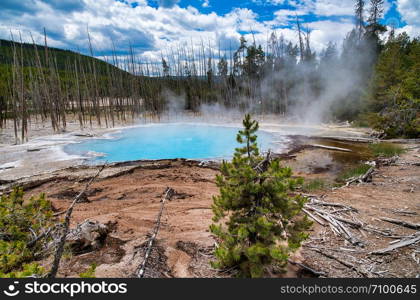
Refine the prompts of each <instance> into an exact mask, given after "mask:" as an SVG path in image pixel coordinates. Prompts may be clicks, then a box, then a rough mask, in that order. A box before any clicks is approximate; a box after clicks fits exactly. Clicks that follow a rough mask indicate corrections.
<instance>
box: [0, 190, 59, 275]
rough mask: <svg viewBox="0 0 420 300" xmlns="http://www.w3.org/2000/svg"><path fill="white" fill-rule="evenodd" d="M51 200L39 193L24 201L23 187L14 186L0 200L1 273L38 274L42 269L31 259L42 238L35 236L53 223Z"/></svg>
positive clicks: (33, 257) (38, 248)
mask: <svg viewBox="0 0 420 300" xmlns="http://www.w3.org/2000/svg"><path fill="white" fill-rule="evenodd" d="M52 216H53V212H52V209H51V203H50V202H49V201H47V200H46V199H45V196H44V195H43V194H42V195H40V196H39V197H36V198H35V197H32V198H31V199H29V200H28V201H27V202H26V203H24V201H23V190H22V189H15V190H13V192H11V193H10V194H9V195H8V196H2V197H1V201H0V277H25V276H29V275H31V274H29V273H31V272H32V275H39V274H40V273H42V272H43V269H42V268H40V267H39V266H38V265H36V264H33V263H32V262H33V261H34V260H35V259H36V257H35V254H36V253H37V251H38V250H40V247H41V242H42V241H38V242H36V243H31V241H33V240H34V238H35V236H39V235H40V234H41V233H42V232H43V230H46V229H47V228H48V227H49V226H51V225H52Z"/></svg>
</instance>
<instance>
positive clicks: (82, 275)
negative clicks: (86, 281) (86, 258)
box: [79, 263, 96, 278]
mask: <svg viewBox="0 0 420 300" xmlns="http://www.w3.org/2000/svg"><path fill="white" fill-rule="evenodd" d="M95 271H96V264H95V263H93V264H91V265H90V266H89V268H88V269H87V270H86V271H84V272H83V273H80V274H79V276H80V278H95Z"/></svg>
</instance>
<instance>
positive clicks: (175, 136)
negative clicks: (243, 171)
mask: <svg viewBox="0 0 420 300" xmlns="http://www.w3.org/2000/svg"><path fill="white" fill-rule="evenodd" d="M237 132H238V128H233V127H225V126H212V125H197V124H155V125H149V126H140V127H135V128H130V129H124V130H122V131H121V132H119V133H117V134H114V135H112V138H111V139H89V140H86V141H83V142H81V143H75V144H69V145H67V146H66V147H65V148H64V150H65V151H66V152H67V153H69V154H76V155H81V156H86V155H88V154H89V153H93V152H96V153H101V154H103V155H104V156H101V157H94V158H92V160H93V161H96V162H101V161H108V162H121V161H129V160H140V159H169V158H187V159H217V158H229V157H231V156H232V154H233V152H234V150H235V148H236V147H238V146H239V144H238V143H237V142H236V134H237ZM273 139H274V136H273V135H272V134H270V133H267V132H264V131H258V140H257V142H258V145H259V147H260V149H262V150H268V149H273V144H272V141H273Z"/></svg>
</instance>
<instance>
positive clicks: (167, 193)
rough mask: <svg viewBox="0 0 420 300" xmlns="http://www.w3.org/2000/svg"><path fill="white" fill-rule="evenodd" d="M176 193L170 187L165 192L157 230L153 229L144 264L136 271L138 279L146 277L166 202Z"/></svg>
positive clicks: (157, 221) (156, 224) (156, 225)
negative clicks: (147, 266)
mask: <svg viewBox="0 0 420 300" xmlns="http://www.w3.org/2000/svg"><path fill="white" fill-rule="evenodd" d="M174 192H175V191H174V190H173V189H172V188H170V187H167V188H166V190H165V194H164V196H163V198H162V200H161V202H162V204H161V206H160V210H159V214H158V216H157V219H156V223H155V228H154V229H153V234H152V235H151V236H150V238H149V241H148V242H147V248H146V251H145V254H144V258H143V262H142V263H141V264H140V266H139V267H138V268H137V270H136V271H135V276H136V277H138V278H143V276H144V271H145V270H146V264H147V260H148V258H149V256H150V253H151V251H152V247H153V242H154V241H155V239H156V236H157V234H158V232H159V228H160V219H161V217H162V213H163V208H164V206H165V202H166V201H167V200H170V199H171V197H172V195H173V194H174Z"/></svg>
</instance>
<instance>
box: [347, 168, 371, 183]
mask: <svg viewBox="0 0 420 300" xmlns="http://www.w3.org/2000/svg"><path fill="white" fill-rule="evenodd" d="M374 170H375V167H370V168H369V170H367V171H366V173H365V174H362V175H360V176H357V177H352V178H349V179H348V180H347V182H346V185H345V187H348V186H349V185H350V184H352V183H354V182H358V183H363V182H370V181H372V174H373V171H374Z"/></svg>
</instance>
